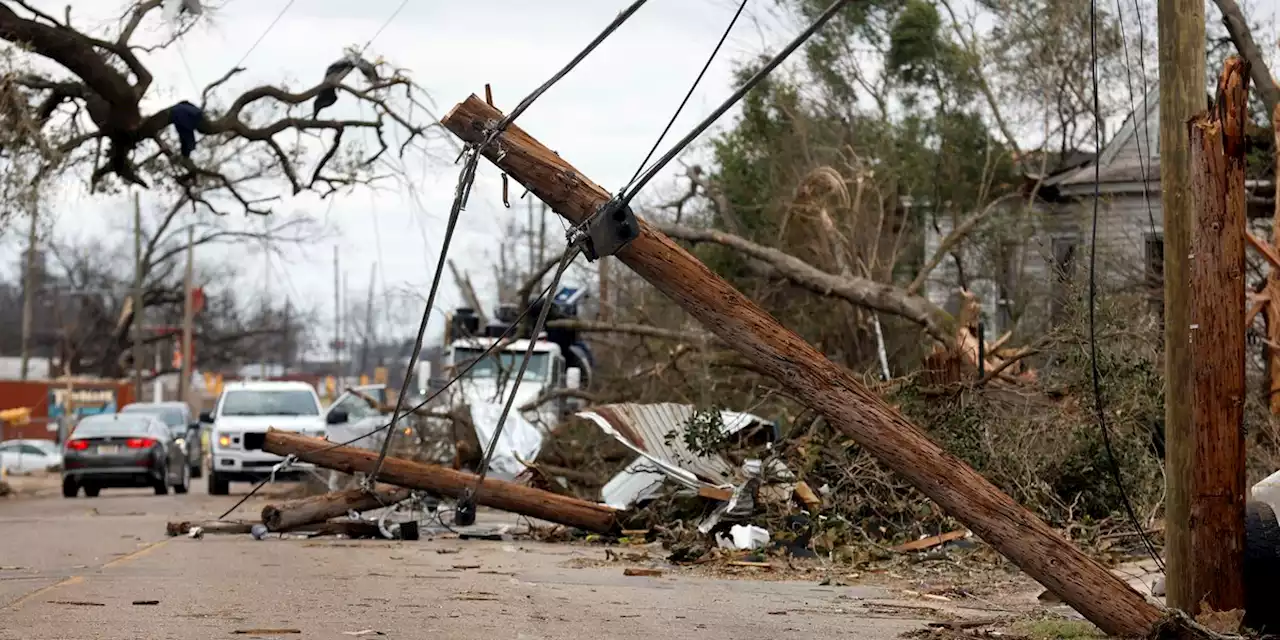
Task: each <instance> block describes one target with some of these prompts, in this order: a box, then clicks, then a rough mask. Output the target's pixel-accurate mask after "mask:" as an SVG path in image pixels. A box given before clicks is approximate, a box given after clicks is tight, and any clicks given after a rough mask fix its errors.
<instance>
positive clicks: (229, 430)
mask: <svg viewBox="0 0 1280 640" xmlns="http://www.w3.org/2000/svg"><path fill="white" fill-rule="evenodd" d="M200 420H201V421H202V422H206V423H209V424H212V425H213V434H212V436H211V437H210V438H209V439H210V444H211V445H212V447H211V449H212V456H211V460H210V468H209V493H210V494H212V495H219V496H221V495H226V494H227V492H228V490H229V488H230V484H231V483H232V482H258V481H261V480H262V479H263V478H267V477H270V476H271V470H272V468H274V467H275V466H276V465H277V464H279V463H280V461H281V460H283V458H281V457H280V456H277V455H274V454H270V453H267V452H265V451H262V442H263V440H264V439H265V436H266V433H267V429H282V430H286V431H294V432H297V433H301V434H303V435H308V436H312V437H316V438H323V437H324V436H325V418H324V414H323V413H322V411H321V409H320V398H319V396H317V395H316V390H315V389H314V388H313V387H312V386H311V385H309V384H307V383H305V382H284V381H281V382H275V381H264V382H233V383H228V384H227V385H226V387H224V388H223V391H222V395H221V396H219V398H218V403H217V404H216V405H215V406H214V409H213V411H210V412H206V413H203V414H201V415H200ZM311 467H312V466H311V465H309V464H306V463H301V462H299V463H295V464H293V465H291V466H290V468H289V469H288V470H284V471H282V472H280V473H277V474H276V479H277V480H296V479H298V478H299V476H300V475H301V474H302V473H305V472H306V470H307V469H308V468H311Z"/></svg>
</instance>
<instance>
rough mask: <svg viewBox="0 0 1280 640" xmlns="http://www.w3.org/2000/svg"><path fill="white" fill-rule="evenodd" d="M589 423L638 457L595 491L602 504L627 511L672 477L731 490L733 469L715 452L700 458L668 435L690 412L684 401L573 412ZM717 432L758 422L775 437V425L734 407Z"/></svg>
mask: <svg viewBox="0 0 1280 640" xmlns="http://www.w3.org/2000/svg"><path fill="white" fill-rule="evenodd" d="M577 415H578V416H579V417H582V418H586V419H588V420H590V421H591V422H593V423H595V425H596V426H597V427H599V428H600V429H601V430H602V431H604V432H605V433H607V434H609V435H611V436H613V437H614V438H615V439H617V440H618V442H621V443H622V444H623V445H625V446H626V447H627V448H629V449H631V450H632V451H635V452H636V454H638V457H637V458H636V459H635V460H634V461H632V463H631V464H629V465H627V467H626V468H625V469H623V470H622V471H621V472H619V473H618V474H617V475H616V476H614V477H613V478H612V479H611V480H610V481H609V482H608V483H607V484H606V485H605V486H604V488H603V489H601V498H602V499H603V501H604V503H605V504H607V505H609V506H611V507H614V508H615V509H628V508H630V507H631V506H633V505H634V504H636V503H637V502H639V501H641V500H645V499H648V498H651V497H653V496H654V495H656V494H657V492H658V489H659V488H660V487H661V485H662V484H663V483H664V482H665V481H667V480H672V481H674V482H676V483H678V484H680V485H683V486H685V487H688V488H690V489H695V490H697V489H721V490H732V489H733V488H734V483H733V480H734V478H735V477H736V471H735V469H734V466H733V464H731V463H730V462H729V461H728V460H726V459H725V458H724V457H723V456H720V455H710V456H700V455H697V454H695V453H693V452H692V451H690V450H689V447H688V446H687V445H686V444H685V442H684V439H683V438H679V437H675V438H672V437H668V434H670V433H672V432H677V433H678V432H680V431H681V430H683V429H684V428H685V425H687V424H688V423H689V420H690V418H691V417H693V415H694V407H693V406H691V405H686V404H675V403H659V404H634V403H625V404H611V405H603V406H599V407H595V408H593V409H589V410H586V411H581V412H579V413H578V414H577ZM720 417H721V420H722V421H723V423H724V427H723V429H722V431H723V432H724V433H725V434H726V435H732V434H735V433H738V432H740V431H743V430H744V429H747V428H748V427H755V426H761V427H766V428H768V429H770V431H771V432H772V433H773V434H774V435H775V436H776V433H777V426H776V425H775V424H774V423H773V422H771V421H769V420H766V419H764V418H761V417H760V416H756V415H752V414H749V413H740V412H737V411H722V412H720Z"/></svg>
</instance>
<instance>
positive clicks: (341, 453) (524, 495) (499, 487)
mask: <svg viewBox="0 0 1280 640" xmlns="http://www.w3.org/2000/svg"><path fill="white" fill-rule="evenodd" d="M262 450H263V451H267V452H269V453H274V454H276V455H278V456H287V455H294V456H297V457H298V459H299V460H302V461H303V462H310V463H311V464H314V465H316V466H318V467H324V468H326V469H334V470H336V471H341V472H343V473H356V472H360V473H366V474H368V473H373V470H374V468H375V467H377V463H378V452H377V451H370V450H368V449H358V448H356V447H350V446H334V443H332V442H329V441H328V440H321V439H319V438H309V437H307V436H301V435H298V434H296V433H293V432H289V431H279V430H276V429H271V430H268V431H267V437H266V440H265V442H263V445H262ZM376 479H377V480H378V481H381V482H386V483H388V484H394V485H398V486H401V487H408V488H410V489H421V490H424V491H434V492H436V493H439V494H442V495H446V496H449V497H452V498H458V497H460V496H462V494H463V492H464V491H466V490H467V489H469V488H471V487H472V486H475V481H476V476H474V475H472V474H470V473H464V472H462V471H455V470H453V469H448V468H445V467H441V466H438V465H434V464H425V463H422V462H414V461H412V460H405V459H403V458H392V457H388V458H387V459H386V460H385V461H384V462H383V463H382V469H381V471H380V472H379V473H378V477H377V478H376ZM475 500H476V504H479V505H483V506H486V507H493V508H494V509H501V510H503V511H510V512H511V513H518V514H520V515H524V516H529V517H530V518H538V519H540V520H546V521H547V522H554V523H556V524H563V525H567V526H570V527H578V528H579V529H585V530H587V531H595V532H597V533H608V532H611V531H612V530H613V529H614V526H615V521H616V517H617V511H615V510H614V509H612V508H610V507H607V506H605V505H602V504H598V503H595V502H587V501H586V500H579V499H577V498H571V497H568V496H562V495H558V494H555V493H551V492H550V491H542V490H540V489H534V488H532V487H526V486H524V485H520V484H516V483H514V482H507V481H505V480H498V479H496V478H485V479H484V482H482V483H481V484H480V488H479V489H478V490H477V491H476V494H475Z"/></svg>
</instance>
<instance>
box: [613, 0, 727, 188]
mask: <svg viewBox="0 0 1280 640" xmlns="http://www.w3.org/2000/svg"><path fill="white" fill-rule="evenodd" d="M746 8H747V0H742V2H741V3H740V4H739V5H738V10H737V11H736V12H734V14H733V18H732V19H730V20H729V26H727V27H725V29H724V34H723V35H721V36H720V41H719V42H717V43H716V48H714V49H712V50H711V55H710V56H707V63H706V64H704V65H702V71H699V72H698V77H697V78H694V79H693V84H692V85H690V86H689V91H688V92H687V93H685V94H684V100H681V101H680V106H678V107H676V112H675V113H673V114H671V119H670V120H668V121H667V126H666V127H664V128H663V129H662V133H661V134H659V135H658V139H657V140H654V141H653V147H651V148H650V149H649V153H647V154H645V156H644V160H641V161H640V166H638V167H636V172H635V173H634V174H632V175H631V179H630V180H628V181H627V186H625V187H623V188H622V192H623V193H625V192H626V191H627V190H628V189H629V188H630V187H631V184H632V183H634V182H635V181H636V178H638V177H639V176H640V172H641V171H644V166H645V165H646V164H648V163H649V160H650V159H652V158H653V154H655V153H657V151H658V145H660V144H662V140H663V139H664V138H666V137H667V134H668V133H670V132H671V127H673V126H675V124H676V118H679V117H680V112H681V111H684V108H685V105H687V104H689V99H690V98H692V97H693V92H694V91H696V90H697V89H698V84H700V83H701V82H702V77H703V76H705V75H707V69H710V68H711V63H712V62H715V59H716V55H718V54H719V53H720V48H721V47H723V46H724V43H725V40H728V39H729V32H731V31H733V25H735V24H737V23H738V18H739V17H740V16H741V15H742V10H743V9H746Z"/></svg>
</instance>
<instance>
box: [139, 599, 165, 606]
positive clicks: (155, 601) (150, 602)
mask: <svg viewBox="0 0 1280 640" xmlns="http://www.w3.org/2000/svg"><path fill="white" fill-rule="evenodd" d="M133 604H134V605H137V606H146V605H152V604H160V601H159V600H134V601H133Z"/></svg>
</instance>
